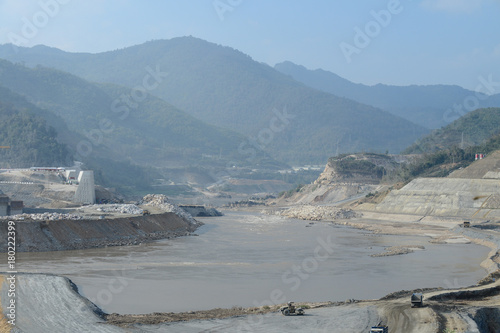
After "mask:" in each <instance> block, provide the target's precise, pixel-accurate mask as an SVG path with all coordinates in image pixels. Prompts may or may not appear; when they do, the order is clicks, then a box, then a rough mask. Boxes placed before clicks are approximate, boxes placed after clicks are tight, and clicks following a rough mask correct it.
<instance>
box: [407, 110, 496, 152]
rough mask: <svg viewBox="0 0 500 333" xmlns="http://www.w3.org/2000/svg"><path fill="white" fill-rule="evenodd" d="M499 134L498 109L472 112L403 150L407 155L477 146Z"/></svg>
mask: <svg viewBox="0 0 500 333" xmlns="http://www.w3.org/2000/svg"><path fill="white" fill-rule="evenodd" d="M498 134H500V108H484V109H478V110H475V111H472V112H470V113H468V114H466V115H465V116H463V117H461V118H459V119H457V120H455V121H454V122H452V123H451V124H449V125H448V126H446V127H443V128H441V129H438V130H434V131H433V132H432V133H431V134H429V135H427V136H425V137H423V138H422V139H420V140H418V141H417V142H415V143H414V144H413V145H411V146H410V147H408V148H407V149H406V150H405V153H408V154H421V153H431V152H435V151H438V150H444V149H450V148H453V147H454V146H456V147H460V148H466V147H470V146H477V145H481V144H483V143H484V142H485V141H487V140H489V139H490V138H491V137H492V136H496V135H498Z"/></svg>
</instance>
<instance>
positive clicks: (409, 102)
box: [274, 61, 500, 129]
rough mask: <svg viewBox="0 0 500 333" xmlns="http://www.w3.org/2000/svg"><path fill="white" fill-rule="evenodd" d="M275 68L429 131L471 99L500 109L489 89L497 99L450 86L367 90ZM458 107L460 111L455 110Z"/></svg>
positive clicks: (284, 66)
mask: <svg viewBox="0 0 500 333" xmlns="http://www.w3.org/2000/svg"><path fill="white" fill-rule="evenodd" d="M274 68H275V69H276V70H278V71H280V72H282V73H284V74H287V75H290V76H291V77H293V78H294V79H295V80H297V81H299V82H302V83H304V84H306V85H308V86H309V87H312V88H315V89H318V90H322V91H325V92H329V93H331V94H335V95H338V96H343V97H346V98H351V99H353V100H355V101H358V102H361V103H366V104H369V105H373V106H375V107H378V108H381V109H383V110H386V111H389V112H391V113H393V114H395V115H398V116H400V117H403V118H405V119H408V120H410V121H412V122H414V123H416V124H419V125H421V126H424V127H427V128H430V129H434V128H440V127H442V126H445V125H447V124H448V123H450V122H451V121H453V120H455V119H457V118H458V117H460V116H462V115H463V114H465V113H466V112H467V111H468V110H470V107H469V104H470V103H471V101H470V99H471V98H477V102H478V106H477V107H488V106H496V107H498V106H500V91H496V92H495V91H489V90H488V88H490V87H482V91H483V92H485V93H488V94H491V93H496V95H493V96H488V95H485V94H484V93H482V92H475V91H470V90H467V89H463V88H461V87H458V86H451V85H429V86H416V85H412V86H404V87H403V86H401V87H400V86H389V85H384V84H377V85H374V86H367V85H363V84H356V83H353V82H351V81H349V80H346V79H344V78H342V77H340V76H338V75H337V74H334V73H331V72H328V71H325V70H322V69H317V70H309V69H307V68H305V67H303V66H300V65H296V64H294V63H292V62H289V61H286V62H282V63H279V64H276V65H275V66H274ZM477 96H478V97H477ZM475 101H476V99H474V100H472V102H475ZM455 105H458V106H459V107H461V109H460V110H459V111H457V110H455Z"/></svg>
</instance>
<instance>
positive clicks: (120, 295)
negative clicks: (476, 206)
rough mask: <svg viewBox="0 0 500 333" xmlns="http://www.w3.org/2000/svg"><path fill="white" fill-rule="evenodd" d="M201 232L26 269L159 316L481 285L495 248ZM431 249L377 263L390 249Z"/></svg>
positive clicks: (294, 225)
mask: <svg viewBox="0 0 500 333" xmlns="http://www.w3.org/2000/svg"><path fill="white" fill-rule="evenodd" d="M200 220H202V221H203V222H204V223H206V224H205V225H204V226H203V227H201V228H200V229H198V231H197V234H198V236H189V237H182V238H177V239H172V240H162V241H157V242H155V243H150V244H143V245H138V246H127V247H110V248H104V249H90V250H81V251H64V252H46V253H29V254H28V253H19V254H18V259H17V260H18V263H17V267H18V270H19V271H23V272H38V273H53V274H58V275H64V276H67V277H69V278H70V279H72V280H73V282H75V283H76V284H77V286H78V288H79V290H80V293H81V294H83V295H84V296H85V297H87V298H89V299H90V300H92V301H93V302H94V303H96V304H97V305H99V306H100V307H101V308H102V309H103V310H104V311H105V312H108V313H112V312H117V313H122V314H129V313H151V312H179V311H190V310H204V309H211V308H215V307H224V308H228V307H232V306H242V307H249V306H257V305H264V304H270V303H282V302H285V301H288V300H295V301H311V302H314V301H344V300H346V299H371V298H379V297H382V296H384V295H386V294H388V293H390V292H393V291H397V290H402V289H406V290H408V289H415V288H423V287H445V288H456V287H462V286H468V285H472V284H475V283H476V282H477V281H478V280H479V279H480V278H482V277H483V276H484V275H485V274H486V272H485V271H484V270H483V269H482V268H480V266H479V264H480V262H481V261H482V260H484V259H485V258H486V256H487V254H488V252H489V249H488V248H486V247H482V246H479V245H475V244H446V245H441V244H431V243H429V242H428V241H429V238H428V237H418V236H391V235H379V234H372V233H370V232H367V231H363V230H356V229H351V228H347V227H341V226H334V225H332V224H329V223H323V222H321V223H314V224H309V222H307V221H300V220H290V219H283V218H281V217H277V216H267V215H259V214H254V213H242V212H227V213H226V215H225V216H223V217H214V218H204V219H200ZM408 244H411V245H423V246H424V247H425V249H424V250H416V251H415V252H413V253H410V254H405V255H397V256H390V257H371V255H372V254H378V253H381V252H384V249H385V248H386V247H388V246H395V245H408Z"/></svg>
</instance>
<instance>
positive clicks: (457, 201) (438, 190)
mask: <svg viewBox="0 0 500 333" xmlns="http://www.w3.org/2000/svg"><path fill="white" fill-rule="evenodd" d="M499 168H500V151H496V152H494V153H492V154H490V155H489V156H487V157H485V158H484V159H482V160H478V161H475V162H474V163H472V164H471V165H470V166H468V167H467V168H464V169H461V170H457V171H455V172H454V173H452V174H451V175H450V176H448V177H446V178H418V179H414V180H413V181H411V182H410V183H408V184H407V185H406V186H404V187H403V188H401V189H400V190H394V191H391V192H390V193H389V194H388V195H387V196H386V197H385V199H384V200H383V201H382V202H381V203H379V204H377V205H371V206H370V204H365V205H361V206H360V207H359V208H361V209H368V210H375V211H377V212H381V213H397V214H414V215H431V216H452V217H462V218H478V219H492V218H494V219H496V218H500V180H499V179H500V169H499Z"/></svg>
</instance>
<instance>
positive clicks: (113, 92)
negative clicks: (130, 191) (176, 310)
mask: <svg viewBox="0 0 500 333" xmlns="http://www.w3.org/2000/svg"><path fill="white" fill-rule="evenodd" d="M2 85H4V86H6V87H9V88H8V89H7V88H2V89H1V90H0V102H3V103H6V104H7V105H13V106H15V108H16V110H27V111H29V112H28V114H29V115H30V117H32V116H37V117H36V119H37V120H40V121H41V122H42V123H43V124H45V122H46V123H47V124H49V125H51V126H52V127H53V128H55V130H50V132H48V134H45V133H42V132H40V134H43V135H44V136H47V135H48V136H50V137H51V138H52V139H54V140H55V139H56V138H57V139H58V141H59V142H60V143H62V144H64V145H63V146H64V147H66V148H67V149H66V148H65V149H66V151H65V153H66V155H65V156H64V158H65V159H64V163H62V160H61V159H62V157H60V156H56V157H54V156H53V154H52V153H50V154H49V153H48V154H46V148H44V146H43V145H42V146H41V147H40V152H39V153H38V155H36V156H32V155H33V154H31V155H29V156H27V157H26V158H24V157H22V158H18V159H12V156H14V155H12V154H13V153H14V152H15V151H16V150H19V149H24V148H26V146H25V145H23V144H20V143H19V142H14V141H12V139H13V135H14V134H15V133H19V135H25V134H26V133H24V132H23V131H22V129H20V128H17V127H15V126H13V125H12V124H11V125H9V126H8V125H6V124H7V123H4V125H5V126H7V127H4V128H2V133H3V134H4V135H8V138H10V139H9V140H5V141H6V142H4V143H2V144H3V145H9V144H12V146H13V147H14V146H15V147H16V149H12V150H11V151H10V152H3V154H4V156H5V157H6V159H5V161H8V163H9V165H11V166H16V167H28V166H33V164H38V165H57V164H59V165H72V163H73V159H76V160H79V161H83V162H85V164H86V165H87V167H89V168H92V169H94V170H95V171H96V177H97V180H98V181H99V182H100V183H101V184H103V185H108V186H114V187H119V185H120V184H121V185H122V186H123V185H127V186H132V187H136V188H137V187H143V188H145V187H146V188H147V187H148V186H150V185H151V181H152V179H155V178H165V179H173V180H177V178H173V177H171V176H172V173H174V174H175V175H176V176H177V177H182V175H181V176H179V171H178V170H176V168H182V169H185V170H187V169H189V168H191V169H190V170H191V171H190V173H191V174H193V173H196V174H198V175H200V174H201V176H202V177H204V178H205V179H207V181H208V182H214V181H216V180H217V174H218V173H221V170H222V171H224V170H226V169H227V168H228V165H230V166H231V167H232V166H233V165H237V166H240V167H255V166H257V165H258V166H260V167H262V168H266V167H267V168H282V167H283V166H284V165H283V164H281V163H277V162H275V161H274V160H273V159H272V158H270V157H268V156H267V155H266V154H265V153H264V152H262V151H256V153H255V156H254V158H253V159H248V160H245V159H243V158H241V154H240V153H239V152H238V145H239V144H240V142H243V141H244V140H245V138H244V137H243V136H242V135H240V134H237V133H235V132H233V131H230V130H227V129H220V128H217V127H215V126H212V125H208V124H206V123H204V122H202V121H200V120H198V119H196V118H194V117H192V116H190V115H188V114H186V113H185V112H182V111H180V110H178V109H176V108H175V107H173V106H172V105H170V104H168V103H166V102H165V101H163V100H161V99H159V98H157V97H154V96H151V95H148V94H144V95H143V96H141V100H140V102H134V101H133V100H129V99H130V98H132V97H131V96H132V95H131V94H133V92H132V90H131V89H130V88H124V87H120V86H116V85H112V84H106V85H104V84H102V85H101V84H93V83H89V82H87V81H85V80H84V79H81V78H78V77H76V76H74V75H71V74H68V73H65V72H62V71H59V70H55V69H49V68H45V67H41V66H37V67H36V68H28V67H25V66H23V65H15V64H12V63H10V62H8V61H5V60H0V86H2ZM127 98H129V99H127ZM23 115H24V114H23ZM16 117H17V116H16ZM24 117H25V118H23V119H24V120H22V121H23V122H26V121H27V120H29V121H30V122H31V121H32V120H31V118H29V117H28V118H26V117H27V116H24ZM9 119H10V118H9ZM16 119H20V118H19V117H17V118H16ZM6 120H7V118H6ZM42 120H43V121H42ZM30 126H31V125H30ZM37 126H39V127H40V126H42V125H37ZM8 128H9V129H10V130H9V131H7V129H8ZM30 128H35V127H33V126H31V127H30ZM12 129H14V132H12ZM48 130H49V129H48ZM16 131H17V132H16ZM57 133H58V134H59V135H57ZM36 142H37V143H40V141H36ZM50 142H51V141H50V140H47V141H46V143H47V144H49V143H50ZM59 148H60V147H59ZM5 154H11V155H5ZM42 155H43V157H44V158H43V159H42V158H41V157H40V156H42ZM235 161H237V162H235ZM192 168H195V169H194V170H195V172H193V169H192ZM172 170H173V171H172ZM221 174H222V173H221ZM226 174H227V173H226Z"/></svg>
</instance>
